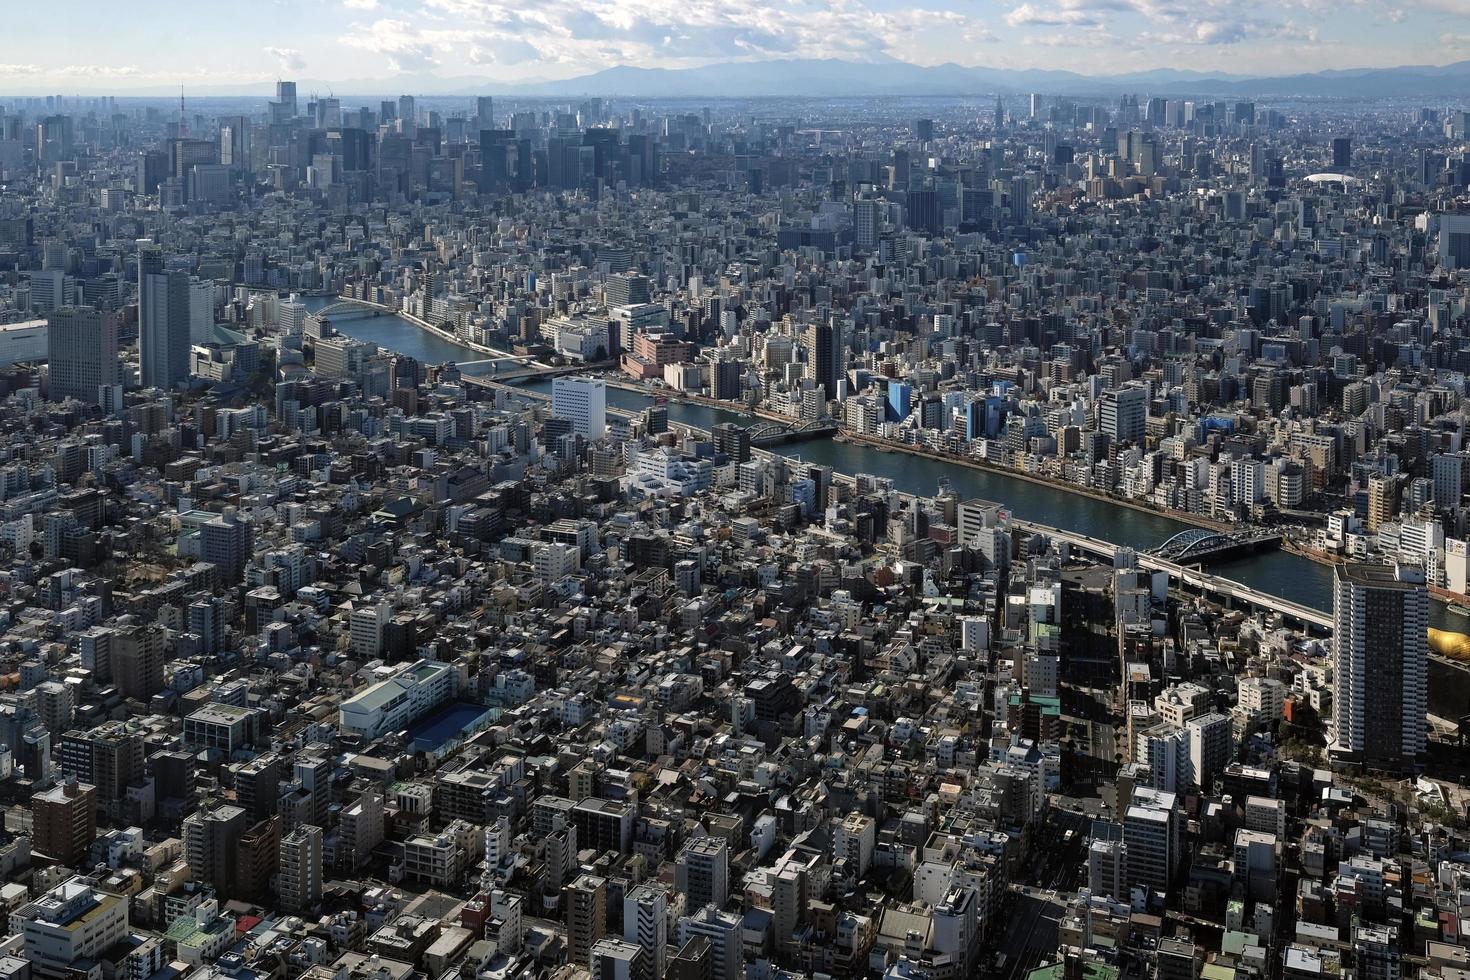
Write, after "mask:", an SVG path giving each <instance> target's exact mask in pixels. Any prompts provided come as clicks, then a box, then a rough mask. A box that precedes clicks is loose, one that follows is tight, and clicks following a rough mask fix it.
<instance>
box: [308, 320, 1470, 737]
mask: <svg viewBox="0 0 1470 980" xmlns="http://www.w3.org/2000/svg"><path fill="white" fill-rule="evenodd" d="M306 302H307V306H308V308H309V309H312V310H316V309H320V308H321V307H322V306H323V305H325V304H326V303H328V302H330V300H328V299H325V298H322V297H312V298H310V299H308V300H307V301H306ZM335 326H336V327H337V329H338V330H340V331H341V332H343V333H345V334H347V335H348V336H351V337H356V338H358V339H360V340H367V341H372V342H373V343H375V344H378V345H379V346H381V347H384V348H387V349H388V350H393V351H397V352H398V353H401V354H407V355H408V356H409V357H413V358H415V359H417V360H418V361H419V362H421V363H424V364H442V363H444V362H445V361H461V362H462V361H482V360H484V359H485V355H484V354H481V353H479V352H478V351H474V350H471V349H469V348H467V347H461V346H460V345H458V344H455V343H453V342H452V341H449V340H446V339H444V338H441V337H438V336H435V335H433V334H431V333H430V332H428V331H426V330H423V329H421V328H420V327H418V326H416V325H415V324H413V323H411V322H410V321H408V320H405V319H403V318H402V317H399V316H390V315H384V316H378V317H352V318H347V319H343V320H341V321H339V322H337V323H336V324H335ZM466 370H467V371H469V372H471V373H473V372H476V371H480V372H488V371H489V367H488V366H481V367H470V368H467V369H466ZM522 386H523V387H526V388H529V389H538V388H539V389H544V388H549V387H550V381H549V380H547V379H532V380H530V381H526V382H523V383H522ZM650 400H651V396H649V395H644V394H641V393H639V392H635V391H627V390H624V389H621V388H608V389H607V401H608V404H609V405H610V406H613V407H616V408H622V409H626V410H629V411H642V410H643V409H644V408H646V407H647V406H648V404H649V401H650ZM668 407H669V418H670V419H673V420H675V421H678V422H684V423H687V424H689V425H694V426H698V427H699V428H702V429H708V428H710V427H711V426H712V425H714V424H715V423H717V422H735V423H738V424H744V425H749V424H751V423H752V422H753V421H756V420H753V419H752V418H751V417H750V416H748V415H745V414H743V413H740V412H737V411H730V410H726V409H719V408H711V407H709V406H707V405H695V404H691V403H688V402H680V401H673V400H670V401H669V405H668ZM781 451H782V452H783V453H785V454H787V455H790V456H795V457H799V458H800V459H802V460H804V461H806V462H809V463H817V464H820V465H823V466H830V467H832V469H834V470H836V471H838V472H841V473H848V474H852V473H871V474H873V475H874V476H880V477H886V478H887V479H890V480H892V481H893V485H894V487H895V488H896V489H898V490H902V491H905V492H907V493H914V494H921V495H926V496H927V495H932V494H933V493H934V492H935V491H936V490H938V488H939V485H940V482H941V481H944V480H947V481H948V482H949V485H950V486H951V487H952V488H953V489H954V491H955V492H956V493H958V494H959V495H960V496H961V497H965V498H969V497H980V498H983V499H986V500H994V501H996V502H998V503H1002V504H1005V505H1006V506H1007V507H1008V508H1009V509H1010V511H1011V513H1013V514H1014V515H1015V516H1016V517H1019V518H1021V519H1022V520H1027V521H1032V522H1035V523H1037V524H1046V525H1049V526H1051V527H1059V528H1067V529H1069V530H1076V531H1081V532H1083V533H1086V534H1090V535H1093V536H1094V537H1098V538H1102V539H1104V540H1107V541H1111V542H1113V543H1115V544H1125V545H1129V546H1130V547H1133V548H1137V549H1138V550H1140V551H1143V550H1147V549H1149V548H1152V547H1154V546H1156V545H1159V544H1162V543H1163V542H1164V541H1166V540H1167V539H1168V538H1170V537H1172V536H1173V535H1175V534H1177V533H1178V532H1180V531H1183V530H1185V529H1187V528H1188V527H1190V525H1187V524H1184V523H1182V522H1180V521H1176V520H1173V519H1171V518H1168V517H1163V516H1161V515H1159V514H1150V513H1147V512H1145V511H1140V510H1135V509H1133V508H1131V507H1123V506H1120V505H1118V504H1113V503H1109V502H1108V501H1105V500H1099V499H1097V498H1095V497H1090V496H1085V495H1083V494H1076V493H1068V492H1067V491H1065V490H1062V489H1058V488H1053V487H1047V486H1043V485H1040V484H1036V483H1032V482H1030V481H1027V480H1022V479H1019V478H1016V477H1012V476H1007V475H1005V474H1003V473H994V472H989V471H985V470H977V469H972V468H970V467H967V466H948V465H946V464H944V463H942V462H940V461H938V460H934V459H928V458H926V457H923V456H914V455H910V454H908V453H902V452H897V451H895V452H883V451H882V450H879V449H875V448H873V447H871V446H862V445H858V444H856V443H850V442H837V441H835V440H833V439H830V438H822V439H813V440H810V441H808V442H801V443H795V444H792V445H789V446H785V447H783V448H782V450H781ZM1211 571H1212V572H1215V573H1216V574H1218V575H1220V576H1222V577H1225V578H1231V579H1235V580H1236V581H1238V582H1242V583H1244V584H1246V585H1248V586H1250V587H1251V588H1254V589H1258V590H1260V591H1262V592H1265V593H1268V594H1270V595H1278V596H1281V597H1283V598H1285V599H1291V600H1293V601H1295V602H1299V603H1302V604H1303V605H1307V606H1312V607H1314V608H1317V609H1323V610H1331V608H1332V569H1331V568H1330V567H1328V566H1327V565H1324V564H1321V563H1320V562H1314V561H1312V560H1310V559H1307V558H1303V557H1301V556H1299V555H1293V554H1289V553H1287V552H1285V551H1268V552H1261V553H1258V554H1254V555H1248V556H1244V557H1241V558H1238V559H1235V560H1234V561H1227V562H1219V563H1217V564H1214V565H1212V566H1211ZM1429 620H1430V625H1431V626H1434V627H1436V628H1437V629H1443V630H1451V631H1453V632H1457V633H1464V632H1470V619H1466V618H1465V617H1461V616H1456V615H1453V614H1450V613H1449V612H1447V609H1446V606H1445V604H1444V603H1442V602H1438V601H1431V603H1430V614H1429ZM1430 663H1431V667H1430V695H1431V697H1430V702H1431V705H1430V706H1431V710H1433V711H1435V712H1436V713H1437V714H1446V715H1459V714H1463V713H1467V712H1470V671H1466V670H1461V669H1456V668H1453V667H1450V666H1449V665H1446V664H1443V663H1440V662H1439V661H1433V660H1432V661H1431V662H1430Z"/></svg>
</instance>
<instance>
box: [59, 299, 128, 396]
mask: <svg viewBox="0 0 1470 980" xmlns="http://www.w3.org/2000/svg"><path fill="white" fill-rule="evenodd" d="M46 324H47V326H46V349H47V361H48V363H49V365H50V375H49V381H48V388H47V392H48V394H49V396H50V397H51V399H52V400H54V401H61V400H63V399H66V398H75V399H76V400H77V401H82V402H87V403H89V404H94V405H95V404H98V403H100V401H101V396H100V395H99V394H98V391H99V390H100V389H102V388H111V387H113V386H115V385H120V384H122V362H121V361H120V360H118V356H117V316H116V315H115V314H113V313H104V312H102V311H101V310H94V309H90V308H87V307H77V306H67V307H63V308H61V309H59V310H56V311H55V312H53V313H52V314H51V315H50V316H48V317H47V318H46Z"/></svg>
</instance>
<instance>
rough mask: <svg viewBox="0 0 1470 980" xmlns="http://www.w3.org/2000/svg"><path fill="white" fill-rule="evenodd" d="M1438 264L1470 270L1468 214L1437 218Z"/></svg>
mask: <svg viewBox="0 0 1470 980" xmlns="http://www.w3.org/2000/svg"><path fill="white" fill-rule="evenodd" d="M1439 264H1440V265H1442V266H1444V267H1445V268H1447V269H1470V214H1441V215H1440V216H1439Z"/></svg>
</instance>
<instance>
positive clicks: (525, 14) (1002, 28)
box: [0, 0, 1470, 93]
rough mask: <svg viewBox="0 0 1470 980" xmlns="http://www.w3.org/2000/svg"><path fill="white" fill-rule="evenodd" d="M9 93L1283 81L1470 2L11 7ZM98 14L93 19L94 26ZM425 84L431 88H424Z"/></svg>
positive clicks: (1460, 40)
mask: <svg viewBox="0 0 1470 980" xmlns="http://www.w3.org/2000/svg"><path fill="white" fill-rule="evenodd" d="M4 8H5V9H4V12H3V14H0V17H3V21H0V23H3V24H4V25H5V29H6V31H5V33H6V34H8V35H9V38H10V39H11V41H12V43H9V44H6V45H4V46H3V49H0V92H35V91H45V92H61V93H73V92H77V93H81V92H96V91H123V90H125V89H128V88H136V87H145V86H146V87H156V86H164V85H167V86H177V85H183V86H185V87H186V88H187V87H189V86H195V87H198V88H204V87H206V86H209V87H215V86H238V87H239V89H240V90H241V91H246V90H248V89H250V88H253V87H261V86H267V85H268V83H269V82H270V81H271V80H273V79H275V78H277V77H287V78H299V79H307V80H312V81H326V82H347V81H352V80H361V79H376V80H387V79H390V78H391V77H392V76H393V75H395V74H400V73H402V74H408V75H411V76H413V77H414V78H415V80H416V81H418V82H420V83H426V82H427V80H428V79H432V78H460V79H463V78H466V77H480V78H485V79H487V80H489V81H492V82H493V81H500V82H505V83H514V82H518V81H530V80H535V79H543V78H562V77H568V76H572V75H579V74H583V73H586V72H589V71H595V70H597V69H600V68H606V67H610V66H612V65H617V64H636V65H641V66H649V67H653V66H656V67H668V68H678V67H687V66H692V65H700V64H708V63H711V62H718V61H731V60H758V59H766V58H791V57H840V58H848V59H859V60H860V59H876V58H882V57H891V58H898V59H900V60H903V61H910V62H914V63H918V64H939V63H942V62H947V61H949V62H956V63H959V64H964V65H985V66H991V67H1000V68H1032V67H1037V68H1068V69H1071V70H1075V71H1082V72H1087V73H1093V74H1110V73H1121V72H1131V71H1139V70H1143V69H1148V68H1160V67H1170V68H1193V69H1199V70H1205V71H1212V72H1232V73H1239V74H1263V73H1270V74H1281V73H1290V72H1297V71H1317V70H1321V69H1326V68H1349V67H1369V66H1386V65H1402V64H1426V63H1429V64H1443V63H1446V62H1451V61H1458V60H1463V59H1467V58H1470V0H914V2H912V3H905V2H900V0H781V2H776V3H762V2H760V0H743V2H726V0H412V2H409V0H236V2H233V3H228V2H223V0H194V2H192V3H189V4H187V5H185V6H181V5H180V4H179V3H178V2H177V0H173V2H161V0H130V2H128V3H127V4H125V5H123V6H119V5H118V4H117V3H116V2H115V0H107V2H105V3H104V2H102V0H61V2H60V3H59V8H60V9H58V4H55V3H53V4H42V3H39V2H36V0H7V2H6V3H5V4H4ZM89 25H90V26H89ZM418 90H419V91H427V90H428V89H427V88H426V87H425V85H424V84H421V85H420V87H419V89H418Z"/></svg>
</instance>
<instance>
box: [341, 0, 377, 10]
mask: <svg viewBox="0 0 1470 980" xmlns="http://www.w3.org/2000/svg"><path fill="white" fill-rule="evenodd" d="M342 6H344V7H346V8H347V9H348V10H377V9H378V0H342Z"/></svg>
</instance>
